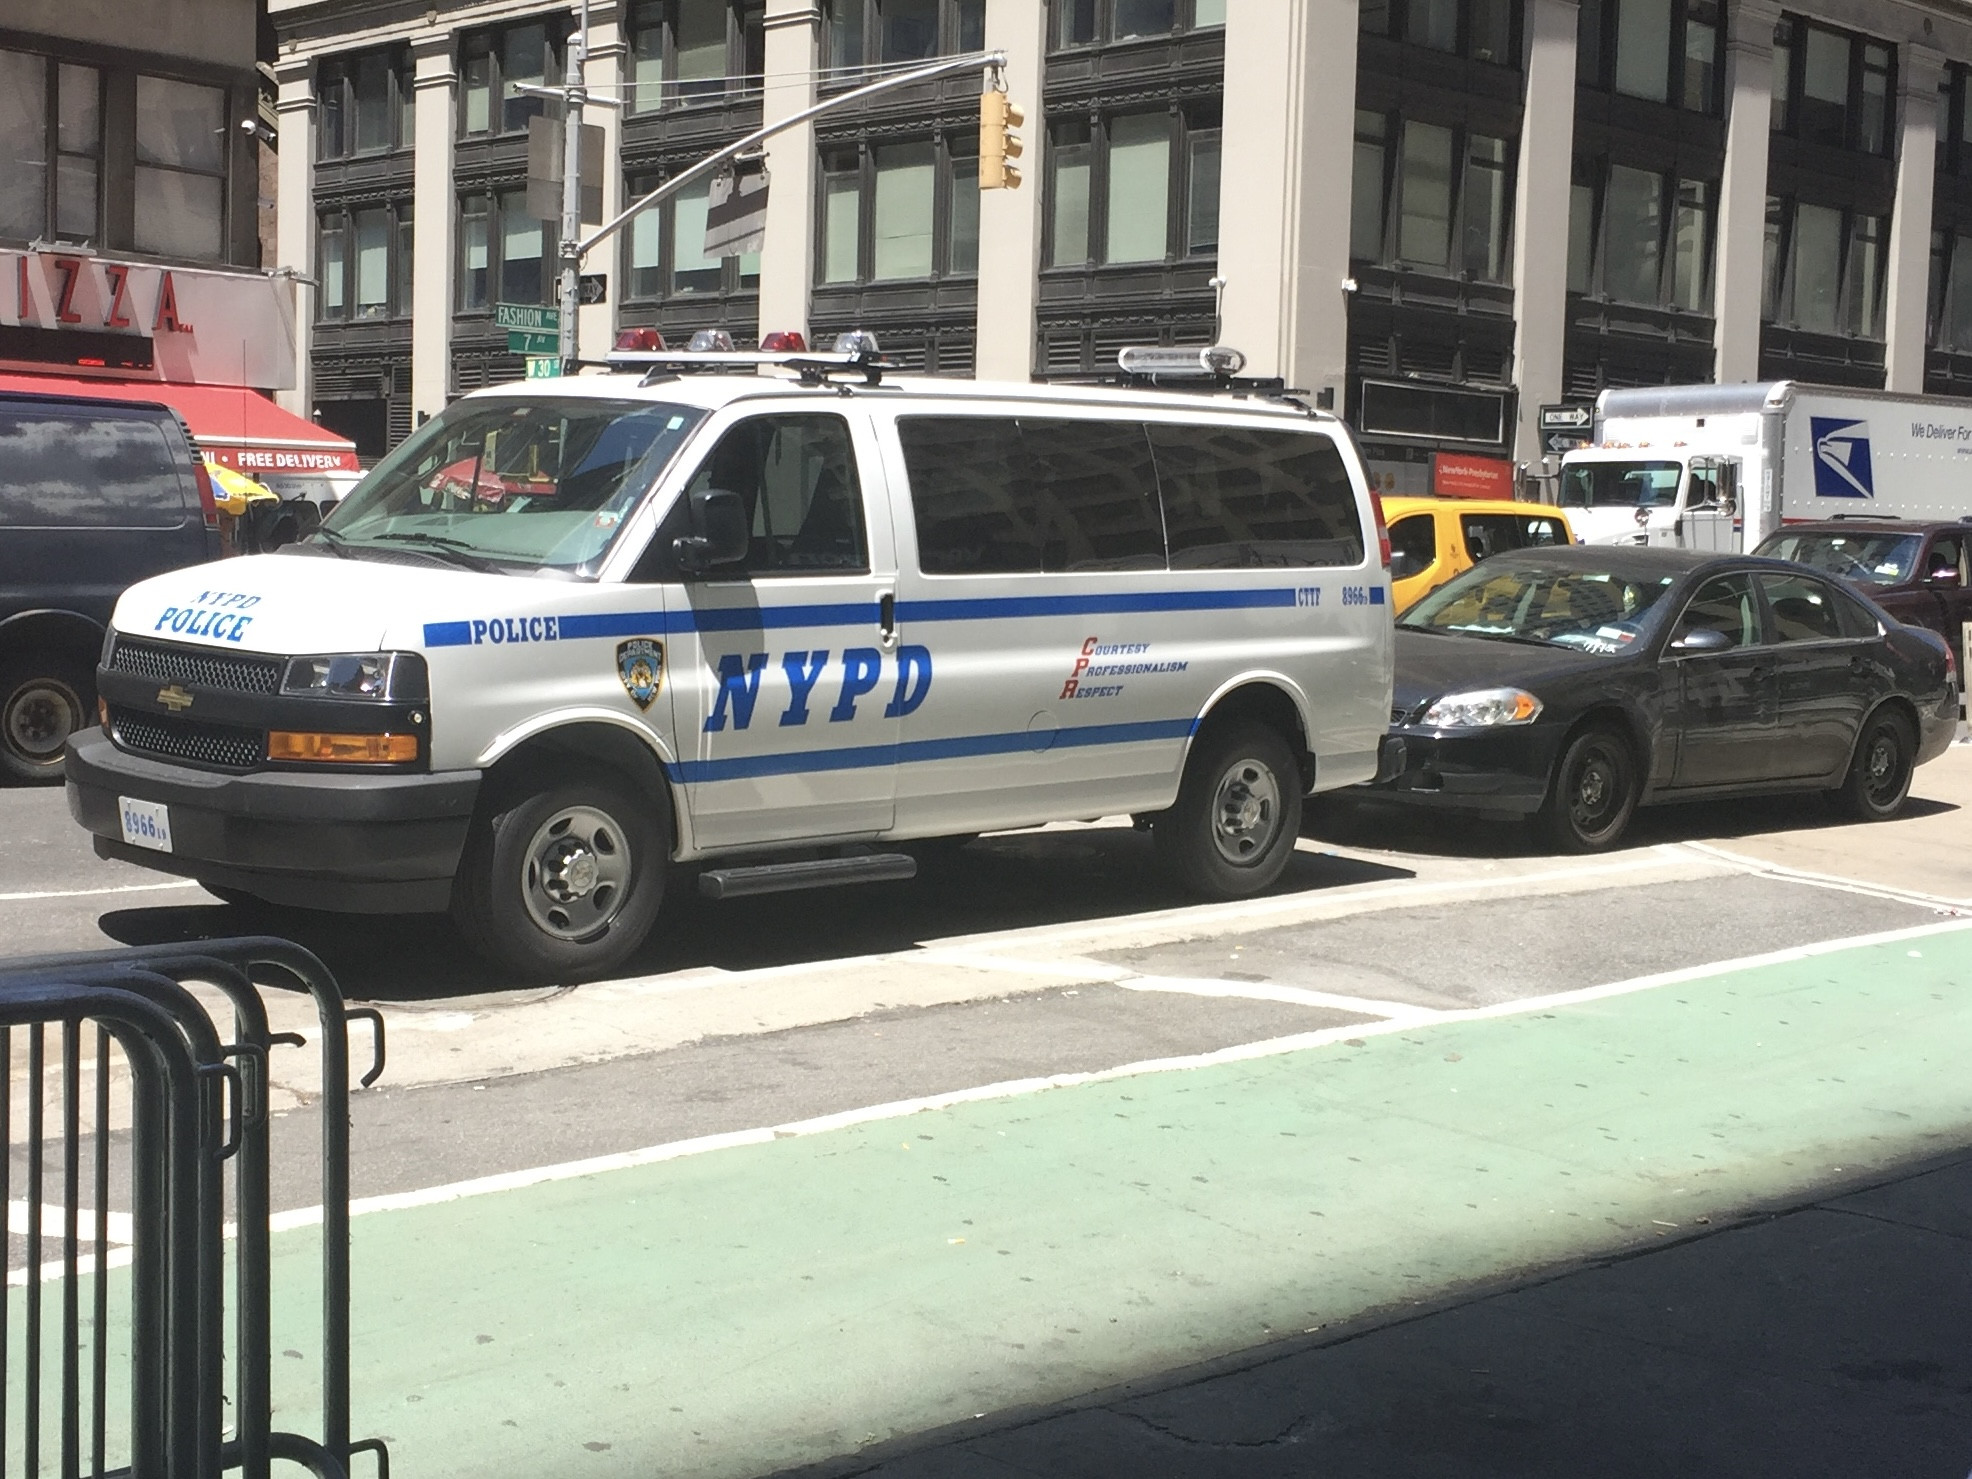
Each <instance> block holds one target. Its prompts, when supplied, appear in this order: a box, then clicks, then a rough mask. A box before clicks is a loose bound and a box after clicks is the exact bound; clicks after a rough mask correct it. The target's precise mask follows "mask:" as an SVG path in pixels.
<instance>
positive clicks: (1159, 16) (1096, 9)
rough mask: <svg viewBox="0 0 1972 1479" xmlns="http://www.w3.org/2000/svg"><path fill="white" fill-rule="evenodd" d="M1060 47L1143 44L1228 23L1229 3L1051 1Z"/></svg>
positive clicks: (1223, 0)
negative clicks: (1137, 42)
mask: <svg viewBox="0 0 1972 1479" xmlns="http://www.w3.org/2000/svg"><path fill="white" fill-rule="evenodd" d="M1051 9H1052V12H1053V14H1052V17H1051V20H1050V24H1049V27H1048V33H1049V35H1050V36H1052V37H1053V38H1054V44H1055V45H1056V46H1057V47H1062V46H1092V45H1098V44H1101V43H1104V42H1110V41H1140V40H1149V39H1151V38H1154V37H1158V36H1169V35H1171V34H1173V33H1174V32H1179V31H1203V30H1208V29H1210V28H1212V27H1214V26H1223V25H1225V23H1226V0H1052V6H1051Z"/></svg>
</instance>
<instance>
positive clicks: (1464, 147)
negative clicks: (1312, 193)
mask: <svg viewBox="0 0 1972 1479" xmlns="http://www.w3.org/2000/svg"><path fill="white" fill-rule="evenodd" d="M1393 145H1394V147H1393ZM1509 153H1510V151H1509V149H1508V146H1507V141H1506V140H1505V139H1501V138H1496V137H1494V136H1492V135H1490V134H1481V133H1472V132H1469V131H1467V130H1464V129H1457V128H1449V127H1446V126H1444V125H1442V124H1436V123H1426V122H1423V121H1422V120H1420V119H1415V118H1407V119H1403V120H1401V121H1400V120H1397V119H1394V118H1391V117H1389V116H1386V115H1384V114H1381V113H1372V112H1369V111H1367V110H1363V109H1358V110H1357V112H1356V156H1355V178H1354V181H1353V186H1352V190H1351V204H1350V222H1349V254H1350V256H1351V257H1353V258H1355V259H1356V260H1358V261H1364V262H1370V263H1374V264H1377V265H1379V266H1393V267H1394V266H1402V267H1409V268H1416V269H1420V270H1422V271H1425V272H1431V273H1436V274H1439V275H1442V276H1451V277H1468V278H1472V279H1475V280H1477V281H1480V282H1500V281H1503V280H1504V279H1505V275H1506V269H1507V231H1508V216H1509V211H1508V207H1507V202H1508V196H1509V191H1508V181H1509V180H1510V178H1511V170H1512V166H1511V163H1510V159H1509Z"/></svg>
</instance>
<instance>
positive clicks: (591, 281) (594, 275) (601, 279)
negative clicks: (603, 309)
mask: <svg viewBox="0 0 1972 1479" xmlns="http://www.w3.org/2000/svg"><path fill="white" fill-rule="evenodd" d="M578 296H579V298H580V300H581V303H582V306H583V307H585V308H587V307H590V306H592V305H593V304H597V303H602V302H605V301H606V300H607V299H608V298H609V274H608V273H606V272H585V273H583V274H582V277H581V292H580V294H579V295H578Z"/></svg>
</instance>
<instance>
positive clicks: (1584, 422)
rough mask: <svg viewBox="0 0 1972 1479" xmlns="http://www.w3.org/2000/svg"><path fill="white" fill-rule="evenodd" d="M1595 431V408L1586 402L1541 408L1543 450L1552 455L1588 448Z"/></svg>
mask: <svg viewBox="0 0 1972 1479" xmlns="http://www.w3.org/2000/svg"><path fill="white" fill-rule="evenodd" d="M1594 431H1595V407H1594V406H1592V405H1590V404H1588V403H1586V402H1583V401H1574V402H1569V403H1567V404H1563V405H1556V406H1542V407H1541V412H1540V433H1541V450H1542V451H1544V452H1547V453H1549V454H1550V455H1558V454H1560V453H1562V452H1568V451H1572V450H1573V449H1574V448H1576V447H1582V446H1587V445H1588V442H1589V440H1590V438H1591V436H1592V435H1593V434H1594Z"/></svg>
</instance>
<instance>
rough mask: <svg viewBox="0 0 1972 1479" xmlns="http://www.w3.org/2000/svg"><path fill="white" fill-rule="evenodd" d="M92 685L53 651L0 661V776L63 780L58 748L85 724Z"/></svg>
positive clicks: (77, 668)
mask: <svg viewBox="0 0 1972 1479" xmlns="http://www.w3.org/2000/svg"><path fill="white" fill-rule="evenodd" d="M95 694H96V685H95V683H94V682H93V681H91V677H90V673H89V670H88V669H87V668H85V667H84V666H83V665H82V664H81V663H78V662H74V661H71V660H69V659H65V658H62V657H60V656H58V655H55V654H53V653H45V654H40V655H35V656H20V657H10V658H7V659H5V660H4V661H0V775H5V776H8V777H10V778H11V779H13V780H16V781H26V782H29V783H35V782H40V783H44V784H45V783H49V782H54V781H59V780H60V779H61V778H62V748H63V746H64V745H65V744H66V743H67V741H68V737H69V736H70V735H71V734H73V733H75V732H76V731H77V730H79V729H84V728H86V727H87V726H88V724H89V722H90V719H91V711H92V710H93V709H94V707H95Z"/></svg>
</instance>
